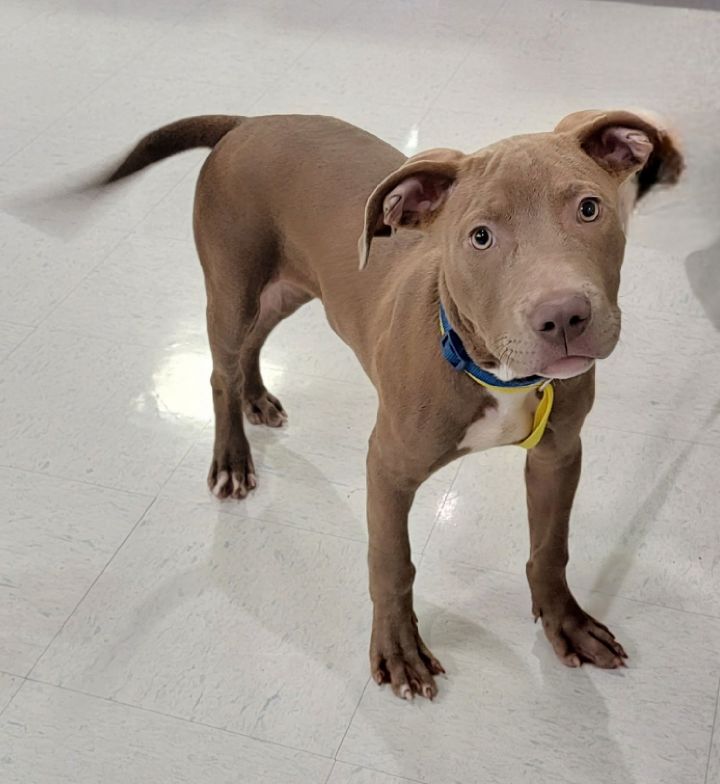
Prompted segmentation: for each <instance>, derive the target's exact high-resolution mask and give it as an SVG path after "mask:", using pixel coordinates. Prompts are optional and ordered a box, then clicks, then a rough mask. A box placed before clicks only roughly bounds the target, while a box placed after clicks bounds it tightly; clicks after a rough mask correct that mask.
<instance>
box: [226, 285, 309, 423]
mask: <svg viewBox="0 0 720 784" xmlns="http://www.w3.org/2000/svg"><path fill="white" fill-rule="evenodd" d="M312 298H313V297H312V295H311V294H307V293H306V292H305V291H303V290H302V289H299V288H297V287H296V286H294V285H292V284H291V283H288V282H287V281H284V280H274V281H272V282H270V283H269V284H268V285H267V286H266V287H265V288H264V289H263V292H262V294H261V296H260V313H259V315H258V318H257V321H256V322H255V326H254V327H253V329H252V331H251V332H250V334H249V335H248V336H247V338H246V339H245V342H244V343H243V346H242V353H241V356H240V367H241V370H242V374H243V410H244V411H245V416H247V418H248V421H250V422H252V423H253V424H254V425H268V426H269V427H280V426H281V425H282V424H283V422H285V421H286V420H287V414H286V413H285V409H284V408H283V407H282V404H281V403H280V401H279V400H278V399H277V398H276V397H275V396H274V395H272V394H270V392H268V391H267V389H266V388H265V383H264V382H263V378H262V374H261V372H260V351H261V349H262V347H263V344H264V343H265V340H266V339H267V337H268V335H269V334H270V333H271V332H272V330H273V329H274V328H275V327H276V326H277V325H278V324H279V323H280V322H281V321H282V320H283V319H285V318H287V317H288V316H290V315H292V314H293V313H294V312H295V311H296V310H298V308H300V307H302V306H303V305H304V304H305V303H306V302H309V301H310V300H311V299H312Z"/></svg>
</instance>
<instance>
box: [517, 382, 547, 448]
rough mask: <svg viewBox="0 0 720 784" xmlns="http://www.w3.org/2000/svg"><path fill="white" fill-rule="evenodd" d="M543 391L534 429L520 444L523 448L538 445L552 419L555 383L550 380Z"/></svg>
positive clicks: (534, 419) (534, 420)
mask: <svg viewBox="0 0 720 784" xmlns="http://www.w3.org/2000/svg"><path fill="white" fill-rule="evenodd" d="M542 393H543V395H542V397H541V398H540V402H539V403H538V404H537V408H536V409H535V415H534V416H533V429H532V430H531V431H530V435H529V436H528V437H527V438H526V439H525V440H524V441H521V442H520V443H519V444H518V446H521V447H522V448H523V449H532V448H533V447H534V446H537V445H538V444H539V443H540V439H541V438H542V437H543V435H544V434H545V428H546V427H547V423H548V419H550V412H551V411H552V407H553V400H554V398H555V391H554V390H553V385H552V384H551V383H549V382H548V383H547V384H545V386H544V387H543V390H542Z"/></svg>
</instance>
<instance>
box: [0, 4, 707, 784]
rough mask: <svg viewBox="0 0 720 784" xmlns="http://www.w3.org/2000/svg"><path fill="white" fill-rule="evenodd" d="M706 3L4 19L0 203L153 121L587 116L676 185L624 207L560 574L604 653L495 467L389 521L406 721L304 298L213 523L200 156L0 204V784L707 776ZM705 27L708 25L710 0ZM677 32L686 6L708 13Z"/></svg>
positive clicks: (346, 380) (123, 9)
mask: <svg viewBox="0 0 720 784" xmlns="http://www.w3.org/2000/svg"><path fill="white" fill-rule="evenodd" d="M712 5H713V2H712V0H708V1H707V2H701V0H695V2H687V3H683V2H682V0H678V2H676V3H674V2H672V1H671V0H656V1H655V2H653V0H643V1H642V2H637V3H627V2H613V1H611V0H607V1H606V2H603V0H532V2H529V1H528V2H512V0H487V1H486V2H479V0H453V1H452V2H440V0H434V1H433V0H400V1H398V2H386V1H385V0H369V2H354V3H353V2H349V0H309V1H308V2H293V0H243V2H232V0H225V2H214V1H213V0H208V1H206V2H203V1H202V0H156V1H154V2H147V1H146V0H143V1H141V0H119V1H118V2H113V1H112V0H101V1H100V2H90V0H69V2H68V1H65V0H63V1H61V0H36V1H35V2H27V1H26V0H4V2H3V3H2V7H1V8H0V70H2V74H3V77H2V80H1V81H0V106H2V115H1V117H0V163H1V166H0V192H1V194H2V196H3V197H7V196H8V195H9V194H11V193H17V192H18V191H23V190H27V189H33V188H37V187H47V186H58V185H63V184H64V183H66V182H68V181H69V180H68V178H72V177H75V176H77V175H78V174H82V172H84V171H87V170H88V169H92V167H93V166H94V165H96V164H98V163H100V162H103V161H105V160H107V159H108V158H110V157H113V156H115V155H117V154H118V153H119V152H120V151H121V150H122V149H123V148H124V147H126V146H127V145H129V144H130V143H131V142H133V141H134V140H135V138H136V137H138V136H139V135H141V134H143V133H145V132H146V131H148V130H150V129H151V128H152V127H154V126H155V125H158V124H162V123H164V122H166V121H170V120H173V119H176V118H177V117H180V116H183V115H188V114H195V113H206V112H230V113H241V114H242V113H244V114H251V113H254V114H258V113H266V112H275V111H279V112H282V111H304V112H324V113H331V114H336V115H339V116H342V117H344V118H345V119H349V120H351V121H354V122H356V123H358V124H361V125H363V126H365V127H366V128H368V129H370V130H372V131H374V132H376V133H378V134H379V135H381V136H383V137H384V138H386V139H388V140H389V141H391V142H392V143H394V144H396V145H398V146H400V147H401V148H403V149H404V150H405V151H407V152H413V151H415V150H416V149H421V148H423V147H432V146H437V145H454V146H460V147H464V148H467V149H471V148H473V147H478V146H481V145H482V144H484V143H486V142H490V141H492V140H494V139H496V138H498V137H500V136H503V135H507V134H511V133H514V132H522V131H528V130H542V129H547V128H549V127H551V126H552V125H553V123H554V122H555V121H556V120H558V119H559V118H560V117H561V116H563V114H565V113H567V112H568V111H572V110H575V109H579V108H586V107H593V106H615V105H630V106H638V105H641V106H642V105H644V106H647V107H649V108H653V109H655V110H657V111H660V112H661V113H662V112H664V113H666V114H668V115H669V116H670V117H672V118H673V119H674V121H675V124H676V125H677V126H678V128H679V130H680V131H681V133H682V135H683V137H684V138H685V142H686V146H687V154H688V160H689V168H688V173H687V177H686V179H685V181H684V182H683V184H682V185H681V186H680V187H678V188H677V189H675V190H673V191H671V192H667V193H665V194H660V195H658V196H656V197H654V198H652V199H651V200H649V201H648V203H647V205H645V206H644V207H643V208H642V210H641V212H640V214H639V215H638V216H637V219H636V222H635V225H634V230H633V235H632V241H631V243H630V246H629V248H628V254H627V264H626V268H625V278H624V283H623V291H622V304H623V307H624V310H625V313H626V318H625V325H624V332H623V337H622V341H621V345H620V346H619V348H618V349H617V351H616V353H615V354H614V355H613V356H612V357H611V358H610V359H609V360H607V361H606V362H604V363H603V364H602V365H601V367H600V369H599V371H598V378H599V389H598V399H597V404H596V408H595V410H594V412H593V414H592V416H591V420H590V422H589V424H588V427H587V431H586V438H585V444H586V450H585V451H586V460H585V470H584V479H583V482H582V484H581V489H580V492H579V496H578V500H577V503H576V507H575V512H574V524H573V532H572V542H571V545H572V548H571V549H572V558H571V568H570V578H571V580H572V583H573V585H574V586H576V588H577V592H578V594H579V595H580V596H582V598H583V600H584V602H585V603H586V605H587V606H588V607H589V609H590V610H591V611H592V612H593V614H596V615H600V616H602V617H603V618H604V619H606V620H607V621H608V622H609V623H610V624H611V625H612V627H613V629H614V630H615V631H616V632H617V634H618V636H619V637H620V638H621V639H622V641H623V643H624V644H625V646H626V648H627V649H628V650H629V652H630V655H631V660H630V667H629V668H628V669H627V670H625V671H622V672H611V673H608V672H602V671H598V670H591V669H588V668H583V669H581V670H577V671H570V670H567V669H564V668H562V667H561V666H560V665H559V664H558V663H557V662H556V660H555V658H554V655H553V654H552V652H551V650H550V648H549V646H548V644H547V643H546V642H545V640H544V638H543V636H542V633H541V631H540V630H539V629H538V628H537V627H536V626H534V625H533V624H532V622H531V620H530V613H529V596H528V590H527V587H526V585H525V578H524V560H525V555H526V549H527V534H526V530H525V526H526V523H525V513H524V508H523V506H524V501H523V495H522V494H523V489H522V454H521V453H520V451H519V450H514V449H506V450H500V451H496V452H493V453H487V454H483V455H478V456H473V457H471V458H466V459H464V460H463V461H462V462H460V463H456V464H454V465H452V466H449V467H448V468H446V469H444V470H443V471H442V472H441V473H440V474H438V475H437V476H436V477H434V478H433V479H432V480H431V481H430V482H428V484H427V486H426V487H424V488H423V490H422V492H421V494H420V496H419V498H418V500H417V503H416V505H415V508H414V510H413V514H412V541H413V548H414V551H415V555H416V561H417V562H418V563H419V570H418V582H417V609H418V614H419V617H420V623H421V626H422V628H423V629H424V631H425V635H426V639H427V640H428V642H429V644H430V645H431V647H432V648H433V650H434V651H435V653H436V654H437V655H438V656H439V658H440V659H441V660H442V661H443V663H444V664H445V665H446V667H447V669H448V677H447V679H445V680H443V681H442V682H441V684H440V685H441V690H442V691H441V695H440V697H439V698H438V700H437V701H436V702H435V703H433V704H430V703H427V702H424V701H422V700H416V701H415V702H414V703H412V704H407V703H403V702H400V701H398V700H396V699H394V698H393V697H392V696H391V695H390V693H389V691H388V690H387V689H379V688H378V687H376V686H375V685H374V684H372V683H370V684H369V683H368V667H367V644H368V634H369V621H370V606H369V600H368V598H367V596H366V582H367V577H366V567H365V544H364V542H365V538H366V535H365V529H364V522H363V515H364V489H363V488H364V452H363V447H364V445H365V443H366V439H367V434H368V431H369V428H370V426H371V423H372V420H373V408H374V394H373V392H372V390H371V389H370V387H369V385H368V383H367V382H366V380H365V379H364V377H363V375H362V373H361V372H360V370H359V367H358V365H357V363H356V361H355V360H354V358H353V356H352V354H351V353H350V352H349V350H348V349H347V348H345V347H344V346H343V345H342V344H341V343H340V342H339V341H338V339H337V338H336V337H335V336H334V335H333V334H332V333H331V332H330V330H329V329H328V328H327V326H326V325H325V324H324V321H323V317H322V312H321V310H320V308H319V307H317V306H316V305H313V306H309V307H307V308H306V309H304V310H303V311H302V312H301V313H300V314H298V315H297V316H295V317H294V319H293V320H292V321H290V322H287V323H286V324H284V325H283V326H281V328H280V329H279V330H278V331H277V333H276V334H275V335H274V336H273V337H272V339H271V341H270V343H269V345H268V347H267V350H266V353H265V360H266V366H267V376H268V379H269V380H270V381H271V382H272V383H271V385H270V386H271V388H272V389H273V391H275V392H277V393H278V394H279V396H280V397H281V398H282V400H283V402H284V403H285V404H286V405H287V408H288V410H289V411H290V415H291V424H290V426H289V427H288V428H287V430H285V431H282V432H270V431H264V430H259V429H253V430H252V432H251V439H252V442H253V445H254V449H255V458H256V464H257V465H258V468H259V470H260V482H261V484H260V487H259V489H258V491H257V493H256V494H255V495H254V496H253V497H252V498H251V499H249V500H248V501H246V502H245V503H237V504H236V503H226V504H220V503H218V502H216V501H215V500H214V499H212V498H211V497H210V496H209V495H208V493H207V491H206V488H205V478H204V477H205V473H206V469H207V464H208V460H209V453H210V448H211V428H210V427H209V423H210V416H211V407H210V406H211V404H210V394H209V385H208V375H209V359H208V351H207V347H206V339H205V328H204V299H203V286H202V276H201V273H200V269H199V266H198V264H197V261H196V258H195V252H194V248H193V245H192V239H191V234H190V211H191V201H192V191H193V185H194V178H195V175H196V173H197V170H198V168H199V165H200V163H201V162H202V160H203V153H201V152H197V153H189V154H187V155H185V156H180V157H178V158H175V159H173V160H171V161H167V162H165V163H163V164H162V165H161V166H158V167H157V168H156V169H153V170H152V171H150V172H147V173H145V174H144V175H142V176H141V177H139V178H137V179H136V180H135V181H133V182H131V183H128V184H127V185H126V186H123V187H122V188H120V189H118V190H117V191H115V192H113V193H112V194H111V195H110V196H109V197H107V198H106V199H105V200H104V202H103V203H102V204H101V205H98V206H97V209H93V210H92V211H90V212H89V211H88V210H86V209H83V210H78V209H77V207H76V208H74V209H69V208H67V209H66V208H63V210H61V211H59V212H58V211H55V212H48V211H42V212H39V213H37V212H36V213H34V214H33V222H31V223H27V222H25V221H22V220H20V219H19V217H18V213H17V210H16V209H14V208H13V207H12V206H11V205H7V206H8V210H7V211H4V212H0V252H1V254H2V277H1V281H2V282H1V284H0V434H1V436H0V516H1V519H0V523H1V525H0V781H2V782H3V784H10V783H11V782H13V783H14V782H17V783H19V784H55V782H72V784H90V782H93V783H94V782H104V783H105V782H128V781H131V782H153V784H155V783H156V782H162V783H163V784H164V783H165V782H168V784H175V783H176V782H193V784H196V783H198V782H207V783H208V784H216V782H217V783H219V782H248V783H250V782H252V784H265V783H266V782H267V783H270V782H277V784H281V783H282V784H284V783H285V782H289V783H295V782H297V784H401V783H402V782H407V781H412V782H423V783H424V784H451V783H455V782H457V783H459V784H480V783H482V784H486V783H487V784H490V783H497V784H519V782H533V783H537V784H599V783H600V782H602V784H625V783H626V782H628V783H632V784H719V782H720V718H718V716H717V711H718V687H719V684H720V524H719V522H718V520H719V518H718V510H719V509H720V483H719V482H718V478H719V474H718V465H719V464H720V447H719V444H720V397H719V394H720V393H718V389H720V340H719V336H718V332H717V330H718V329H719V328H720V143H719V142H718V139H720V137H719V136H718V133H719V131H718V129H720V111H719V104H718V96H720V65H719V64H720V12H718V11H717V10H712V9H711V6H712ZM715 5H716V6H717V4H715ZM703 7H704V10H703Z"/></svg>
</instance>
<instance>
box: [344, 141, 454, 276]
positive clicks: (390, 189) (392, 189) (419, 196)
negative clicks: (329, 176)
mask: <svg viewBox="0 0 720 784" xmlns="http://www.w3.org/2000/svg"><path fill="white" fill-rule="evenodd" d="M463 157H464V155H463V153H461V152H459V151H458V150H447V149H436V150H427V151H426V152H423V153H420V154H418V155H415V156H414V157H412V158H409V159H408V160H407V162H406V163H404V164H403V165H402V166H401V167H400V168H399V169H396V170H395V171H394V172H393V173H392V174H390V175H388V176H387V177H386V178H385V179H384V180H383V181H382V182H381V183H380V184H379V185H378V186H377V187H376V188H375V190H374V191H373V192H372V193H371V194H370V198H369V199H368V200H367V204H366V205H365V226H364V228H363V233H362V236H361V237H360V241H359V243H358V249H359V253H360V269H363V268H364V267H365V266H366V265H367V261H368V257H369V255H370V244H371V243H372V240H373V237H389V236H390V235H391V234H392V233H393V231H395V229H398V228H400V227H405V228H418V227H421V226H424V225H427V224H428V223H429V222H430V221H432V219H433V218H434V217H435V216H436V215H437V212H438V210H439V209H440V207H442V205H443V204H444V202H445V200H446V199H447V196H448V193H449V191H450V188H451V187H452V184H453V183H454V182H455V179H456V177H457V174H458V168H459V164H460V161H461V159H462V158H463Z"/></svg>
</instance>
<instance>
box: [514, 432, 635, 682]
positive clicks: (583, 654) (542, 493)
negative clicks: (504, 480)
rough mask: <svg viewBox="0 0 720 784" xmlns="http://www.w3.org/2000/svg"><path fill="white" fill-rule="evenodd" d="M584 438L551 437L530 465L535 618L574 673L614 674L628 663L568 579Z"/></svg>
mask: <svg viewBox="0 0 720 784" xmlns="http://www.w3.org/2000/svg"><path fill="white" fill-rule="evenodd" d="M581 460H582V448H581V444H580V436H579V435H578V434H574V435H573V436H572V437H571V438H568V437H567V435H566V437H565V438H562V439H559V438H558V437H557V435H556V433H553V432H548V433H547V434H546V435H545V437H544V438H543V440H542V441H541V442H540V444H538V446H536V447H535V448H534V449H532V450H530V451H529V452H528V456H527V462H526V464H525V482H526V487H527V502H528V517H529V521H530V560H529V561H528V563H527V576H528V581H529V583H530V590H531V592H532V602H533V614H534V616H535V619H536V620H537V619H538V618H541V619H542V624H543V628H544V629H545V634H546V635H547V638H548V639H549V640H550V642H551V644H552V646H553V648H554V650H555V653H556V654H557V655H558V657H559V658H560V659H561V660H562V661H563V662H564V663H565V664H567V665H568V666H569V667H579V666H580V665H581V664H582V663H583V662H590V663H592V664H595V665H597V666H598V667H605V668H608V669H613V668H615V667H619V666H621V665H622V664H623V659H624V658H626V654H625V651H623V648H622V646H621V645H620V643H618V642H617V641H616V640H615V637H614V636H613V634H612V633H611V632H610V631H609V629H608V628H607V627H606V626H603V624H601V623H599V622H598V621H596V620H595V619H594V618H592V617H590V616H589V615H588V614H587V613H586V612H585V611H584V610H582V609H581V607H580V605H578V603H577V602H576V601H575V598H574V597H573V595H572V594H571V593H570V589H569V588H568V584H567V581H566V579H565V567H566V565H567V562H568V522H569V519H570V509H571V507H572V503H573V498H574V497H575V490H576V488H577V485H578V480H579V478H580V465H581Z"/></svg>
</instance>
